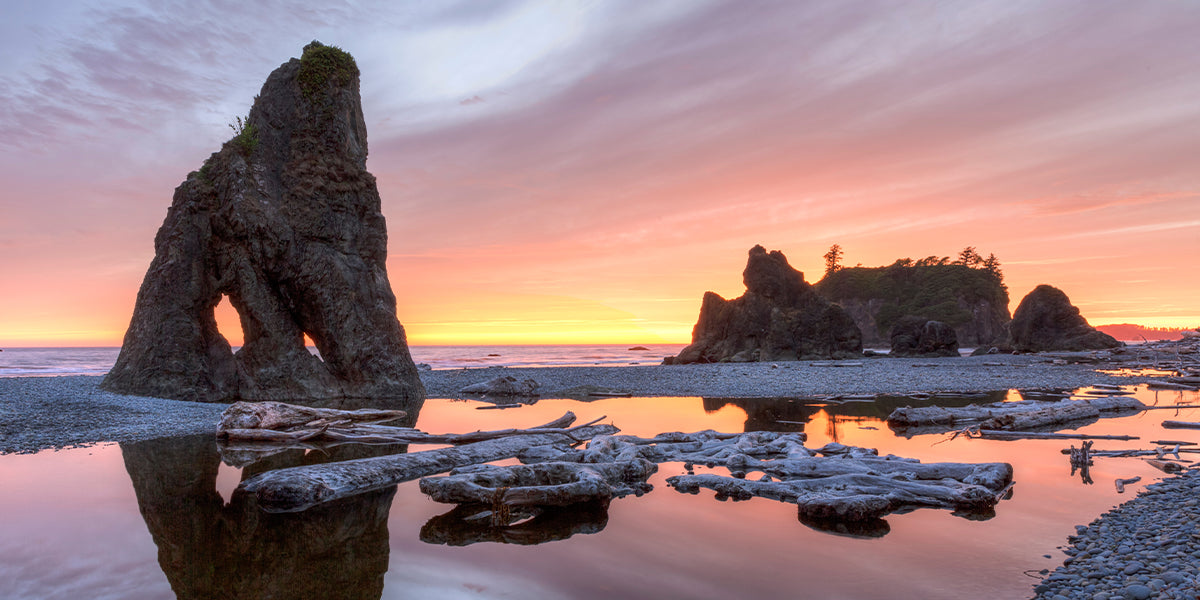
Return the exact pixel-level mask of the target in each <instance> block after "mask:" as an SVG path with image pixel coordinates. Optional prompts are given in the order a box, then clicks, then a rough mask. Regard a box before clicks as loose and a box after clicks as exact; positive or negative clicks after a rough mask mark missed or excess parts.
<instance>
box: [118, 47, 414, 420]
mask: <svg viewBox="0 0 1200 600" xmlns="http://www.w3.org/2000/svg"><path fill="white" fill-rule="evenodd" d="M358 85H359V83H358V67H357V66H356V65H355V63H354V59H353V58H352V57H351V56H350V55H349V54H346V53H345V52H342V51H341V50H339V49H337V48H335V47H331V46H324V45H321V44H320V43H318V42H313V43H312V44H309V45H308V46H306V47H305V48H304V53H303V56H302V57H301V58H300V59H298V60H297V59H292V60H290V61H288V62H287V63H284V64H283V65H282V66H280V67H279V68H278V69H276V70H275V71H274V72H273V73H271V75H270V76H269V77H268V78H267V81H266V83H265V84H264V85H263V87H262V91H261V93H260V94H259V97H258V98H256V99H255V101H254V106H253V107H252V108H251V109H250V114H249V116H248V117H247V118H246V119H245V121H242V120H241V119H239V120H238V125H239V127H238V128H235V129H236V130H237V135H236V136H235V137H234V138H233V139H231V140H229V141H228V142H226V143H225V144H224V146H223V147H222V148H221V150H220V151H219V152H216V153H214V154H213V155H212V156H210V157H209V158H208V160H206V161H205V163H204V166H203V167H202V168H201V169H200V170H199V171H196V172H193V173H191V174H189V175H188V177H187V180H186V181H184V182H183V183H182V184H181V185H180V186H179V187H178V188H176V189H175V196H174V199H173V201H172V204H171V207H170V209H169V210H168V211H167V217H166V220H165V221H164V222H163V225H162V227H161V228H160V229H159V231H158V235H157V236H156V237H155V242H154V246H155V257H154V260H153V262H151V264H150V269H149V271H148V272H147V273H146V278H145V280H144V281H143V282H142V287H141V290H140V291H139V292H138V298H137V304H136V306H135V308H134V312H133V318H132V320H131V322H130V325H129V329H128V331H127V332H126V333H125V341H124V344H123V346H122V348H121V354H120V356H119V357H118V359H117V362H116V365H115V366H114V367H113V369H112V371H110V372H109V374H108V376H107V377H106V378H105V379H104V382H103V384H102V387H103V388H104V389H107V390H109V391H114V392H119V393H126V394H141V395H147V396H158V397H164V398H175V399H180V400H196V401H209V402H220V401H230V400H234V399H238V398H240V399H245V400H282V399H286V400H289V401H293V402H297V401H299V402H305V401H307V402H314V401H317V402H325V403H333V404H334V405H337V404H338V402H340V401H339V400H338V399H345V398H365V397H371V398H381V397H389V398H393V399H413V398H420V397H423V396H424V388H423V387H422V385H421V382H420V379H419V378H418V376H417V369H416V367H415V366H414V365H413V361H412V358H411V357H410V355H409V352H408V346H407V343H406V340H405V336H404V329H403V328H402V327H401V326H400V323H399V322H398V321H397V320H396V298H395V296H394V295H393V294H392V289H391V285H390V284H389V283H388V277H387V271H386V268H385V267H386V265H385V259H386V254H387V231H386V228H385V224H384V219H383V215H382V213H381V212H380V198H379V192H378V190H377V189H376V186H375V178H374V177H373V176H372V175H371V174H370V173H368V172H367V170H366V160H367V131H366V124H365V122H364V120H363V113H362V106H361V101H360V99H359V91H358ZM223 295H224V296H228V297H229V300H230V302H231V303H232V304H233V306H234V308H235V309H236V310H237V311H238V314H239V316H240V318H241V324H242V329H243V332H244V335H245V343H244V345H243V346H242V348H241V349H240V350H239V351H238V352H237V354H234V353H233V352H231V349H230V346H229V343H228V342H227V341H226V339H225V338H224V337H223V336H222V335H221V334H220V332H218V331H217V324H216V320H215V319H214V316H213V309H214V307H216V305H217V304H218V303H219V302H220V300H221V298H222V296H223ZM306 334H307V335H308V336H309V337H310V338H311V339H312V341H313V342H314V343H315V344H316V346H317V349H318V350H319V351H320V354H321V356H320V358H318V357H316V356H313V355H312V354H311V353H309V352H308V350H307V349H306V348H305V342H304V336H305V335H306Z"/></svg>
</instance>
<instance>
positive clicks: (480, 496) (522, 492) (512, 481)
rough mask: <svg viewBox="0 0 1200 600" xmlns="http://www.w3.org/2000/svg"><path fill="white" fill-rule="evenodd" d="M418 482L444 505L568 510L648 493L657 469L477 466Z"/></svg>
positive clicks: (638, 462)
mask: <svg viewBox="0 0 1200 600" xmlns="http://www.w3.org/2000/svg"><path fill="white" fill-rule="evenodd" d="M480 467H481V468H470V469H466V470H462V472H452V473H451V474H450V475H445V476H441V477H426V478H424V479H422V480H421V484H420V485H421V491H422V492H424V493H425V494H427V495H428V496H429V497H430V498H432V499H433V500H434V501H435V502H443V503H447V504H468V503H475V504H488V503H490V504H493V505H497V504H504V505H508V506H567V505H570V504H578V503H581V502H590V501H593V500H601V501H608V500H611V499H613V498H619V497H622V496H626V495H629V494H637V495H639V496H640V495H641V494H643V493H645V492H647V491H649V487H650V486H649V485H648V484H647V483H646V479H648V478H649V477H650V475H651V474H653V473H654V472H655V471H657V470H658V465H656V464H654V463H652V462H650V461H648V460H645V459H641V458H638V459H634V460H631V461H628V462H610V463H595V464H583V463H566V462H545V463H538V464H534V465H515V466H505V467H496V466H491V465H481V466H480Z"/></svg>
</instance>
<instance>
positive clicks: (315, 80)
mask: <svg viewBox="0 0 1200 600" xmlns="http://www.w3.org/2000/svg"><path fill="white" fill-rule="evenodd" d="M355 77H358V64H357V63H355V62H354V57H353V56H350V53H349V52H346V51H345V50H342V49H341V48H338V47H337V46H326V45H324V44H322V43H321V42H318V41H315V40H314V41H313V42H312V43H310V44H309V45H307V46H305V47H304V54H302V55H301V56H300V71H299V72H297V74H296V81H297V82H298V83H299V84H300V89H301V90H302V91H303V92H304V95H305V97H307V98H310V99H311V98H312V97H313V96H314V95H315V94H316V93H317V92H319V91H320V90H321V88H322V86H324V85H325V82H327V81H333V83H334V85H338V86H342V85H347V84H349V83H350V82H351V81H354V78H355Z"/></svg>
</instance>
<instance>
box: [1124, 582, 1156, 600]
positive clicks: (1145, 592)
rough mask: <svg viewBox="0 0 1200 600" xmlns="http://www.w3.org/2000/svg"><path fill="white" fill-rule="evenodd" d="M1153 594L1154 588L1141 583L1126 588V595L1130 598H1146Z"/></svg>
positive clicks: (1129, 599)
mask: <svg viewBox="0 0 1200 600" xmlns="http://www.w3.org/2000/svg"><path fill="white" fill-rule="evenodd" d="M1153 594H1154V591H1153V590H1151V589H1150V588H1148V587H1146V586H1144V585H1141V584H1134V585H1131V586H1129V587H1127V588H1125V597H1126V598H1127V599H1128V600H1146V599H1147V598H1149V597H1150V596H1151V595H1153Z"/></svg>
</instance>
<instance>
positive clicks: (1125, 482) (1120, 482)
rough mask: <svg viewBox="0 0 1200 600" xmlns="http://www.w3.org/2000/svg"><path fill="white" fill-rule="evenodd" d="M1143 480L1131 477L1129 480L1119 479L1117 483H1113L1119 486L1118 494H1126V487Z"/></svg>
mask: <svg viewBox="0 0 1200 600" xmlns="http://www.w3.org/2000/svg"><path fill="white" fill-rule="evenodd" d="M1141 480H1142V478H1141V477H1130V478H1129V479H1117V480H1116V481H1113V484H1115V485H1116V486H1117V493H1118V494H1124V493H1125V486H1127V485H1130V484H1133V483H1137V482H1139V481H1141Z"/></svg>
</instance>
